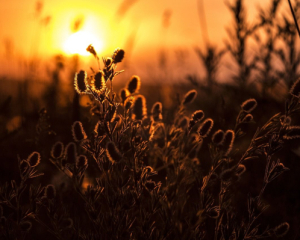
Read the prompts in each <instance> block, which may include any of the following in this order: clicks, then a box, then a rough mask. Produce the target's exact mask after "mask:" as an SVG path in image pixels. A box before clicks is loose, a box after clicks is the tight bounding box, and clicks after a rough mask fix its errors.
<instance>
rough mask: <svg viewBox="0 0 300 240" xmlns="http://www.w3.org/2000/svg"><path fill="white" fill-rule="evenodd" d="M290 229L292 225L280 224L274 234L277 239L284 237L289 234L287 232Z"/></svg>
mask: <svg viewBox="0 0 300 240" xmlns="http://www.w3.org/2000/svg"><path fill="white" fill-rule="evenodd" d="M289 229H290V224H288V223H287V222H285V223H282V224H280V225H279V226H277V227H276V228H274V233H275V236H276V237H283V236H284V235H286V234H287V232H288V231H289Z"/></svg>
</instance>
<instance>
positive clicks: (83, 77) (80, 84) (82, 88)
mask: <svg viewBox="0 0 300 240" xmlns="http://www.w3.org/2000/svg"><path fill="white" fill-rule="evenodd" d="M74 86H75V90H76V92H77V93H78V94H84V93H87V91H88V82H87V74H86V72H85V71H82V70H81V71H80V72H79V73H76V74H75V79H74Z"/></svg>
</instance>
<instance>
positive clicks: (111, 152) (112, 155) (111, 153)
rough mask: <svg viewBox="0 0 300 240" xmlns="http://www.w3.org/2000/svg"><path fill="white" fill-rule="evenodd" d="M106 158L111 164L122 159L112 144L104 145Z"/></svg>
mask: <svg viewBox="0 0 300 240" xmlns="http://www.w3.org/2000/svg"><path fill="white" fill-rule="evenodd" d="M106 156H107V157H108V159H109V160H110V161H111V162H112V163H115V162H119V161H120V160H121V159H122V155H121V153H120V151H119V149H118V148H117V146H116V145H115V143H114V142H108V143H107V144H106Z"/></svg>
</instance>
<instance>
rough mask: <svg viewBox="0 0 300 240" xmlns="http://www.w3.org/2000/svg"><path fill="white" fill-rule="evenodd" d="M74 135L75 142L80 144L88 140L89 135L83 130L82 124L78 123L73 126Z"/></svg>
mask: <svg viewBox="0 0 300 240" xmlns="http://www.w3.org/2000/svg"><path fill="white" fill-rule="evenodd" d="M72 135H73V139H74V141H75V142H80V141H82V140H84V139H86V138H87V135H86V133H85V131H84V129H83V126H82V123H81V122H80V121H76V122H74V123H73V125H72Z"/></svg>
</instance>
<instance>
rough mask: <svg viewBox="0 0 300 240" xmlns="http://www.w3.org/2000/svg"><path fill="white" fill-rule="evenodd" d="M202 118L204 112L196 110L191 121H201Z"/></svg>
mask: <svg viewBox="0 0 300 240" xmlns="http://www.w3.org/2000/svg"><path fill="white" fill-rule="evenodd" d="M203 118H204V112H203V111H202V110H197V111H195V112H194V113H193V114H192V117H191V120H194V121H195V122H198V121H201V120H202V119H203Z"/></svg>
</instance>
